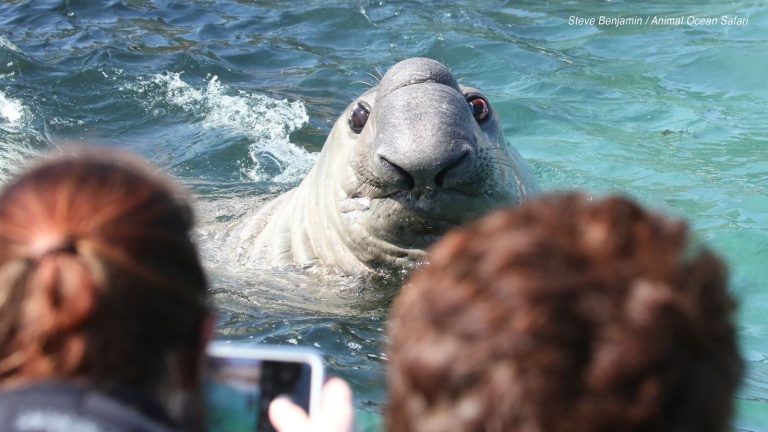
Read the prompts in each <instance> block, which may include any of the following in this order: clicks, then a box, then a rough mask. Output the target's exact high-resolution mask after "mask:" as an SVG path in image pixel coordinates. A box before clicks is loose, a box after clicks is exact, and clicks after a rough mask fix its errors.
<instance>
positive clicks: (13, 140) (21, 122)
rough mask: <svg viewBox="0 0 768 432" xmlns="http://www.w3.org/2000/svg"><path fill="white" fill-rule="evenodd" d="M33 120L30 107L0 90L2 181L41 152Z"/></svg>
mask: <svg viewBox="0 0 768 432" xmlns="http://www.w3.org/2000/svg"><path fill="white" fill-rule="evenodd" d="M0 43H2V41H1V40H0ZM32 120H33V115H32V112H31V111H30V109H29V108H28V107H26V106H25V105H24V104H23V103H22V102H21V101H19V100H17V99H14V98H11V97H8V96H7V95H6V94H5V93H3V92H2V91H0V182H2V181H5V180H6V179H7V178H8V177H9V176H10V175H12V174H13V173H15V172H17V171H18V170H19V169H21V168H23V167H24V166H26V164H27V162H28V161H29V160H30V159H32V158H33V157H34V156H37V155H38V154H39V153H38V150H36V148H35V147H36V146H35V143H38V144H39V142H40V141H41V138H40V136H39V134H37V133H36V132H35V131H34V130H32V128H31V123H32Z"/></svg>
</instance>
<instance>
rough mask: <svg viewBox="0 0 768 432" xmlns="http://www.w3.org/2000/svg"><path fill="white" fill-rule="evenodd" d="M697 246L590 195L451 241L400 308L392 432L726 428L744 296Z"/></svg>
mask: <svg viewBox="0 0 768 432" xmlns="http://www.w3.org/2000/svg"><path fill="white" fill-rule="evenodd" d="M689 237H690V236H689V234H688V229H687V226H686V224H685V223H684V222H682V221H679V220H673V219H668V218H664V217H660V216H657V215H654V214H652V213H649V212H647V211H645V210H644V209H642V208H641V207H640V206H638V205H637V204H635V203H633V202H632V201H630V200H628V199H626V198H622V197H609V198H605V199H600V200H592V199H590V198H588V197H586V196H584V195H581V194H575V193H573V194H567V195H554V196H547V197H542V198H539V199H536V200H532V201H529V202H527V203H525V204H524V205H522V206H521V207H519V208H517V209H514V210H501V211H497V212H495V213H493V214H491V215H489V216H487V217H485V218H484V219H482V220H480V221H478V222H476V223H474V224H472V225H470V226H468V227H467V228H465V229H462V230H458V231H455V232H452V233H450V234H448V235H447V236H446V237H445V238H444V239H443V240H442V241H440V242H439V243H438V244H437V245H435V246H434V248H433V249H432V251H431V263H430V264H429V265H427V266H426V267H425V268H424V269H423V270H422V271H421V272H419V273H417V274H416V275H414V277H413V278H412V279H411V281H410V282H409V283H408V284H406V286H405V287H404V288H403V290H402V292H401V293H400V295H399V297H398V298H397V299H396V301H395V305H394V307H393V310H392V315H391V318H390V327H389V332H390V339H391V346H390V351H389V358H390V364H389V375H388V381H389V386H390V392H391V395H390V405H389V407H388V410H387V411H388V412H387V423H388V430H391V431H398V432H407V431H418V432H437V431H440V432H450V431H462V432H468V431H487V432H491V431H497V432H501V431H525V432H552V431H576V432H578V431H699V432H708V431H713V432H715V431H717V432H722V431H725V430H727V429H728V424H729V421H730V417H731V414H732V404H733V401H732V399H733V395H734V392H735V390H736V388H737V387H738V384H739V381H740V378H741V374H742V368H743V365H742V361H741V359H740V356H739V353H738V347H737V342H736V336H735V329H734V324H733V314H734V309H735V307H734V301H733V300H732V298H731V297H730V295H729V294H728V291H727V286H726V279H727V275H726V268H725V266H724V265H723V263H722V261H721V260H720V259H718V258H717V257H716V256H715V255H714V254H713V253H712V252H711V251H709V250H707V249H706V248H704V247H702V246H700V245H697V243H696V242H695V241H692V240H691V239H690V238H689Z"/></svg>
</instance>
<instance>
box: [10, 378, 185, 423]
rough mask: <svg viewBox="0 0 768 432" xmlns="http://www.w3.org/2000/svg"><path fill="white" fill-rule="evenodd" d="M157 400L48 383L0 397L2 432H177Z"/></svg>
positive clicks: (133, 393) (123, 391)
mask: <svg viewBox="0 0 768 432" xmlns="http://www.w3.org/2000/svg"><path fill="white" fill-rule="evenodd" d="M180 430H181V429H179V427H178V426H177V425H175V424H174V423H173V422H172V421H171V420H170V419H169V418H168V416H167V415H166V414H165V411H164V410H163V408H162V407H161V406H160V404H159V403H157V402H156V401H155V400H154V399H153V398H151V397H148V396H147V395H146V394H144V393H142V392H139V391H134V390H130V389H117V390H107V391H102V390H98V391H97V390H94V389H90V388H88V387H85V386H83V385H79V384H75V383H68V382H61V381H48V382H42V383H37V384H33V385H30V386H28V387H23V388H19V389H13V390H8V391H4V392H0V431H3V432H179V431H180Z"/></svg>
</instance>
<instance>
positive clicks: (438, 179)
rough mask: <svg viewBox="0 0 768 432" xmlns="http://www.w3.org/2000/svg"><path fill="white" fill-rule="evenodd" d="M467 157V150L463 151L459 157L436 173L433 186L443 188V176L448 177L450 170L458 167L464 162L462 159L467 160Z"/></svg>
mask: <svg viewBox="0 0 768 432" xmlns="http://www.w3.org/2000/svg"><path fill="white" fill-rule="evenodd" d="M467 156H469V150H465V151H464V153H462V154H461V156H459V157H458V158H456V159H455V160H454V161H453V162H451V163H449V164H448V166H446V167H445V168H443V169H442V170H440V172H439V173H437V175H436V176H435V186H437V187H440V188H441V187H443V185H444V184H445V176H446V175H448V173H449V172H450V171H451V170H452V169H454V168H456V167H457V166H459V165H460V164H461V163H462V162H463V161H464V159H466V158H467Z"/></svg>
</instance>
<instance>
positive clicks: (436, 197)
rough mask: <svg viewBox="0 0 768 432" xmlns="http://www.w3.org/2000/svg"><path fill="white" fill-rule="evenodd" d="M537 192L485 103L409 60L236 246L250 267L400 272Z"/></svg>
mask: <svg viewBox="0 0 768 432" xmlns="http://www.w3.org/2000/svg"><path fill="white" fill-rule="evenodd" d="M536 191H537V186H536V183H535V181H534V178H533V176H532V175H531V173H530V171H529V168H528V167H527V166H526V163H525V161H524V160H523V159H522V157H521V156H520V155H519V154H518V152H517V151H516V150H515V149H513V148H512V147H511V146H510V145H509V144H507V142H506V141H505V139H504V137H503V134H502V130H501V125H500V123H499V117H498V115H497V114H496V112H495V110H494V109H493V107H492V106H491V104H490V103H489V102H488V99H486V97H485V96H484V95H483V94H482V93H481V92H480V91H479V90H477V89H475V88H472V87H465V86H461V85H459V84H458V82H457V81H456V79H455V78H454V77H453V75H452V74H451V72H450V71H449V70H448V69H447V68H446V67H445V66H443V65H442V64H441V63H439V62H437V61H435V60H431V59H427V58H412V59H408V60H404V61H401V62H399V63H397V64H395V65H394V66H393V67H392V68H391V69H390V70H389V71H388V72H387V73H386V74H385V75H384V76H383V77H382V79H381V81H380V82H379V83H378V85H377V86H375V87H373V88H371V89H370V90H368V91H367V92H365V93H364V94H363V95H361V96H360V97H359V98H357V100H355V101H353V102H352V103H351V104H350V105H349V106H348V107H347V108H346V109H345V110H344V112H343V113H342V114H341V115H340V116H339V118H338V120H337V121H336V123H335V125H334V126H333V129H332V130H331V132H330V134H329V135H328V139H327V140H326V142H325V145H324V146H323V149H322V151H321V152H320V154H319V156H318V158H317V161H316V163H315V165H314V166H313V168H312V169H311V170H310V172H309V174H307V176H306V178H304V180H303V181H302V182H301V184H299V186H298V187H296V188H294V189H292V190H290V191H288V192H286V193H284V194H283V195H281V196H279V197H277V198H276V199H274V200H273V201H271V202H269V203H268V204H266V205H264V206H263V207H262V208H260V209H259V211H258V212H257V214H256V215H255V217H253V218H252V219H250V220H249V221H248V222H247V223H246V226H245V227H243V228H242V229H241V230H240V233H241V234H240V235H241V238H240V243H241V249H242V250H246V249H247V250H248V253H246V254H244V255H245V256H246V258H245V260H246V261H247V262H248V263H251V264H253V263H255V262H256V261H262V262H263V261H264V260H266V262H267V263H268V264H271V265H286V264H299V265H307V264H320V265H323V266H329V267H335V268H337V269H339V270H341V271H342V272H344V273H347V274H361V273H367V272H371V271H372V270H377V269H393V268H394V269H399V268H409V267H412V266H413V265H415V264H418V263H421V262H423V261H424V260H425V258H426V253H425V248H427V247H428V246H429V245H431V244H432V243H433V242H435V241H436V240H437V239H438V238H439V237H440V236H441V235H442V234H444V233H445V232H446V231H448V230H449V229H451V228H454V227H456V226H459V225H462V224H464V223H465V222H467V221H469V220H472V219H475V218H477V217H479V216H481V215H483V214H485V213H487V212H489V211H490V210H492V209H494V208H497V207H500V206H505V205H509V204H514V203H517V202H518V201H520V200H522V199H523V198H525V197H526V196H528V195H529V194H531V193H534V192H536ZM254 236H255V238H254Z"/></svg>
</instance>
